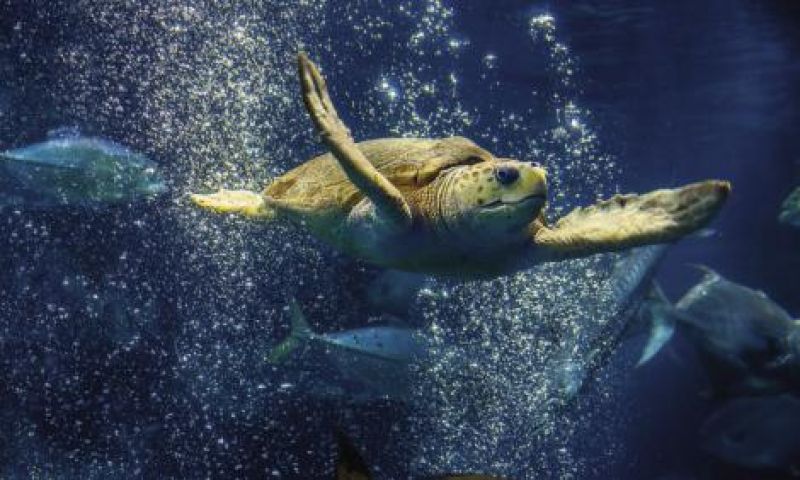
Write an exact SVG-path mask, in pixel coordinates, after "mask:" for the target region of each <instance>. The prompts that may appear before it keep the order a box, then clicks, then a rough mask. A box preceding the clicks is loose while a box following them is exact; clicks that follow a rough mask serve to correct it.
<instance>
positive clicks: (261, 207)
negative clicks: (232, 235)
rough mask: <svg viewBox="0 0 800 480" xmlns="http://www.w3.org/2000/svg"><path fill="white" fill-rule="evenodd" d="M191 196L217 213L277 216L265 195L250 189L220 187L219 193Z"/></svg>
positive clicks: (263, 216)
mask: <svg viewBox="0 0 800 480" xmlns="http://www.w3.org/2000/svg"><path fill="white" fill-rule="evenodd" d="M189 198H190V199H191V200H192V202H193V203H194V204H195V205H197V206H198V207H200V208H203V209H206V210H211V211H213V212H216V213H233V214H238V215H242V216H245V217H249V218H262V219H266V220H270V219H272V218H274V217H275V210H274V209H272V208H271V207H269V206H268V205H267V203H266V200H265V199H264V196H263V195H260V194H258V193H256V192H251V191H249V190H225V189H220V191H218V192H217V193H209V194H199V193H193V194H191V195H190V196H189Z"/></svg>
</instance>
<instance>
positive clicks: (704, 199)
mask: <svg viewBox="0 0 800 480" xmlns="http://www.w3.org/2000/svg"><path fill="white" fill-rule="evenodd" d="M729 192H730V184H729V183H728V182H723V181H718V180H708V181H705V182H699V183H693V184H690V185H685V186H683V187H680V188H675V189H664V190H655V191H652V192H649V193H646V194H642V195H616V196H614V197H612V198H610V199H609V200H604V201H601V202H598V203H596V204H595V205H592V206H589V207H585V208H577V209H575V210H573V211H572V212H570V213H569V214H568V215H566V216H565V217H563V218H561V219H560V220H558V222H556V224H555V226H554V227H552V228H547V227H543V226H541V227H540V228H538V229H535V231H533V232H532V235H533V242H534V245H535V247H536V249H538V251H539V252H540V255H541V256H540V258H539V260H540V261H541V260H545V261H548V260H561V259H565V258H573V257H582V256H587V255H592V254H594V253H601V252H611V251H616V250H622V249H626V248H631V247H636V246H640V245H647V244H653V243H667V242H673V241H675V240H678V239H679V238H681V237H682V236H684V235H686V234H688V233H690V232H692V231H695V230H697V229H699V228H701V227H703V226H704V225H705V224H707V223H708V222H709V221H710V220H711V219H712V218H713V217H714V215H716V213H717V212H718V211H719V209H720V208H721V207H722V205H723V203H724V202H725V199H726V198H727V196H728V193H729Z"/></svg>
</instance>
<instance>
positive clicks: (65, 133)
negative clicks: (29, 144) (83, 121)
mask: <svg viewBox="0 0 800 480" xmlns="http://www.w3.org/2000/svg"><path fill="white" fill-rule="evenodd" d="M80 136H81V129H80V128H79V127H78V126H76V125H71V126H65V127H59V128H54V129H53V130H50V131H48V132H47V138H48V140H57V139H65V138H77V137H80Z"/></svg>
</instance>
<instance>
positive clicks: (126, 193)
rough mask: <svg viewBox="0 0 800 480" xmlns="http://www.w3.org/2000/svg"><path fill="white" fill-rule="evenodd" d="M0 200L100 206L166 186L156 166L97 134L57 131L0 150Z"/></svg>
mask: <svg viewBox="0 0 800 480" xmlns="http://www.w3.org/2000/svg"><path fill="white" fill-rule="evenodd" d="M0 169H2V174H0V205H9V206H18V207H23V208H24V207H34V208H37V207H38V208H47V207H56V206H102V205H107V204H114V203H124V202H130V201H135V200H140V199H144V198H148V197H153V196H156V195H159V194H161V193H164V192H165V191H166V189H167V188H166V183H165V182H164V180H163V179H162V178H161V176H160V175H159V174H158V172H157V165H156V164H155V163H154V162H153V161H151V160H149V159H148V158H146V157H145V156H144V155H142V154H140V153H136V152H134V151H132V150H130V149H128V148H127V147H124V146H122V145H120V144H117V143H114V142H112V141H109V140H104V139H100V138H89V137H83V136H80V135H78V134H74V133H73V134H69V135H63V134H62V135H58V136H55V137H54V138H50V139H48V140H46V141H44V142H42V143H37V144H34V145H30V146H27V147H22V148H17V149H14V150H8V151H5V152H2V153H0Z"/></svg>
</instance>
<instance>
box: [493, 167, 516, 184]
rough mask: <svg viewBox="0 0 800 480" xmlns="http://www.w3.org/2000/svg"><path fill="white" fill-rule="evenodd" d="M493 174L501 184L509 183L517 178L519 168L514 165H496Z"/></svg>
mask: <svg viewBox="0 0 800 480" xmlns="http://www.w3.org/2000/svg"><path fill="white" fill-rule="evenodd" d="M494 176H495V178H497V181H498V182H500V184H502V185H511V184H512V183H514V182H515V181H517V179H518V178H519V170H517V169H516V168H514V167H507V166H506V167H497V169H496V170H495V171H494Z"/></svg>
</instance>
